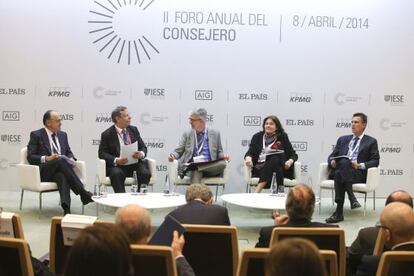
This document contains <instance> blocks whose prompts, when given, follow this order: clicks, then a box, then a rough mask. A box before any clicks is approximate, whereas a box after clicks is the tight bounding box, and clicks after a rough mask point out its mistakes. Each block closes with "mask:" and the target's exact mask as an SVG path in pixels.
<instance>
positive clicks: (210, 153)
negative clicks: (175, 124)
mask: <svg viewBox="0 0 414 276" xmlns="http://www.w3.org/2000/svg"><path fill="white" fill-rule="evenodd" d="M206 118H207V111H206V110H205V109H204V108H199V109H197V110H194V111H192V112H191V113H190V117H189V121H190V124H191V130H190V131H186V132H185V133H184V134H183V135H182V137H181V139H180V142H179V144H178V147H177V148H176V149H175V150H174V152H173V153H171V154H170V155H169V156H168V161H170V162H172V161H174V160H176V159H177V160H178V174H179V175H180V176H181V177H184V175H185V174H186V173H187V166H186V164H187V163H195V164H196V163H204V162H209V161H216V160H217V162H214V163H212V164H209V165H204V166H194V167H192V169H193V170H192V171H191V173H190V176H191V183H199V182H200V180H201V178H202V177H203V176H217V175H220V174H221V173H222V172H223V170H224V168H225V167H226V165H227V162H225V160H228V159H229V157H228V156H227V155H224V154H223V147H222V145H221V138H220V132H219V131H217V130H214V129H211V128H208V129H207V127H206ZM190 170H191V169H190Z"/></svg>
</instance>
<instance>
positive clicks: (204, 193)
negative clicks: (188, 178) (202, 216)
mask: <svg viewBox="0 0 414 276" xmlns="http://www.w3.org/2000/svg"><path fill="white" fill-rule="evenodd" d="M194 199H197V200H201V201H203V202H204V203H208V204H210V203H212V201H213V193H212V192H211V190H210V188H209V187H207V185H205V184H191V185H190V186H189V187H188V188H187V190H186V191H185V200H186V201H187V202H190V201H192V200H194Z"/></svg>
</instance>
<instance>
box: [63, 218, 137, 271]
mask: <svg viewBox="0 0 414 276" xmlns="http://www.w3.org/2000/svg"><path fill="white" fill-rule="evenodd" d="M132 272H133V271H132V266H131V252H130V247H129V239H128V237H127V235H126V234H125V232H124V231H123V230H122V229H120V228H119V227H118V226H116V225H115V224H96V225H93V226H90V227H87V228H85V229H84V230H83V231H82V232H81V233H80V235H79V237H78V238H77V239H76V240H75V243H74V244H73V246H72V248H71V249H70V251H69V255H68V258H67V262H66V266H65V272H64V275H65V276H94V275H100V276H125V275H133V273H132Z"/></svg>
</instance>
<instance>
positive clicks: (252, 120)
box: [243, 116, 262, 126]
mask: <svg viewBox="0 0 414 276" xmlns="http://www.w3.org/2000/svg"><path fill="white" fill-rule="evenodd" d="M261 122H262V118H261V117H260V116H244V117H243V125H245V126H260V123H261Z"/></svg>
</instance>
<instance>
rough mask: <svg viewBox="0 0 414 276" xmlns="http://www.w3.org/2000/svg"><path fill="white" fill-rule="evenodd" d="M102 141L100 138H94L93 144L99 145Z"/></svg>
mask: <svg viewBox="0 0 414 276" xmlns="http://www.w3.org/2000/svg"><path fill="white" fill-rule="evenodd" d="M100 143H101V140H100V139H92V146H99V144H100Z"/></svg>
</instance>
